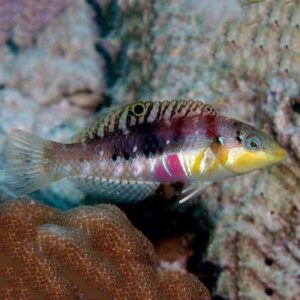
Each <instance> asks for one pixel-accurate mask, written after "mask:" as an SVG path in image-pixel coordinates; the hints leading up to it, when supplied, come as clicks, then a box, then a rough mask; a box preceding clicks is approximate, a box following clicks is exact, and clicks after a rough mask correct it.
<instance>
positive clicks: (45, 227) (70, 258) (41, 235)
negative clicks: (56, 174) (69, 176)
mask: <svg viewBox="0 0 300 300" xmlns="http://www.w3.org/2000/svg"><path fill="white" fill-rule="evenodd" d="M0 260H1V267H0V297H1V299H101V300H102V299H103V300H106V299H143V300H146V299H155V300H159V299H164V300H168V299H170V300H176V299H178V300H179V299H180V300H184V299H188V300H202V299H203V300H205V299H207V300H208V299H211V298H210V296H209V293H208V291H207V289H206V288H205V287H204V286H203V284H202V283H201V282H200V281H199V280H198V279H197V278H196V277H195V276H194V275H191V274H186V273H182V272H174V271H162V270H160V269H159V268H158V259H157V256H156V253H155V251H154V248H153V246H152V244H151V243H150V242H149V241H148V240H147V239H146V238H145V237H144V236H143V235H142V233H141V232H140V231H138V230H137V229H135V228H134V227H133V226H132V224H131V223H130V222H129V221H128V219H127V218H126V216H125V215H124V214H123V213H122V211H120V210H119V209H118V208H117V207H115V206H112V205H103V204H100V205H97V206H95V207H88V206H85V207H80V208H76V209H73V210H71V211H69V212H67V213H61V212H60V211H58V210H56V209H54V208H50V207H47V206H44V205H42V204H38V203H36V202H34V201H28V200H27V201H26V200H24V199H18V200H16V201H13V202H7V203H5V204H2V205H1V206H0Z"/></svg>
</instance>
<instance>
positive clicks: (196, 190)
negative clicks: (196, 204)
mask: <svg viewBox="0 0 300 300" xmlns="http://www.w3.org/2000/svg"><path fill="white" fill-rule="evenodd" d="M210 184H211V183H210V182H205V183H191V184H189V185H187V186H186V188H185V189H183V191H182V198H181V199H180V200H179V204H182V203H184V202H187V201H189V200H191V199H192V198H196V197H197V196H199V195H200V193H201V192H202V191H203V190H204V189H205V188H206V187H208V186H209V185H210Z"/></svg>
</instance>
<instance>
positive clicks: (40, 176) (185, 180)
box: [6, 99, 286, 202]
mask: <svg viewBox="0 0 300 300" xmlns="http://www.w3.org/2000/svg"><path fill="white" fill-rule="evenodd" d="M285 155H286V153H285V151H284V150H283V149H282V148H281V147H280V146H279V145H278V144H277V143H276V142H275V141H273V140H272V139H271V138H270V137H268V136H267V135H266V134H265V133H263V132H262V131H260V130H258V129H255V128H254V127H252V126H250V125H248V124H245V123H243V122H240V121H238V120H234V119H231V118H228V117H225V116H222V115H219V114H217V112H216V111H215V110H214V109H213V108H212V107H211V106H210V105H208V104H205V103H203V102H201V101H196V100H191V99H183V100H174V101H169V100H165V101H159V102H157V101H145V102H143V101H137V102H134V103H131V104H129V105H125V106H123V107H119V108H117V109H115V110H114V111H112V112H110V113H108V114H107V115H104V116H102V117H101V118H99V119H98V120H97V121H96V122H95V124H94V125H93V126H91V127H89V128H87V129H85V130H84V131H83V132H82V133H80V134H79V135H78V136H77V137H76V138H75V139H74V141H73V142H72V143H69V144H62V143H56V142H52V141H47V140H44V139H41V138H39V137H35V136H34V135H31V134H29V133H26V132H23V131H21V130H14V131H12V133H11V134H10V135H9V137H8V142H7V146H6V158H7V167H6V173H7V175H8V176H7V177H8V180H7V182H8V186H9V188H10V189H11V190H12V191H13V192H15V193H16V194H26V193H30V192H32V191H34V190H36V189H39V188H40V187H42V186H43V185H47V184H49V183H50V182H53V181H56V180H59V179H61V178H64V177H68V178H69V179H70V180H72V181H74V182H75V183H76V184H78V185H79V186H80V187H81V188H82V189H83V190H84V191H86V192H89V193H97V194H98V195H100V198H105V199H112V200H119V201H130V202H132V201H139V200H143V199H144V198H146V197H147V196H148V195H150V194H151V193H153V192H154V191H155V190H156V189H157V187H158V186H159V185H160V184H169V183H175V182H181V183H182V186H184V191H189V192H188V194H187V195H183V199H185V200H186V199H189V198H190V197H192V196H196V195H197V193H198V192H199V191H200V190H201V189H202V188H203V187H204V186H205V185H207V184H208V183H210V182H213V181H216V180H221V179H225V178H228V177H233V176H237V175H240V174H244V173H248V172H251V171H253V170H256V169H258V168H261V167H264V166H267V165H271V164H274V163H277V162H279V161H281V160H282V159H283V158H284V157H285Z"/></svg>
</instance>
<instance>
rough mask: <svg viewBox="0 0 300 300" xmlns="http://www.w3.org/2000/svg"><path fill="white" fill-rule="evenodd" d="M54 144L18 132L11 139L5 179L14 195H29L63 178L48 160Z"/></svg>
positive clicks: (13, 133)
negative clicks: (48, 153)
mask: <svg viewBox="0 0 300 300" xmlns="http://www.w3.org/2000/svg"><path fill="white" fill-rule="evenodd" d="M53 144H54V142H51V141H48V140H44V139H41V138H39V137H37V136H35V135H33V134H30V133H27V132H25V131H22V130H19V129H14V130H13V131H12V132H11V133H10V134H9V135H8V137H7V143H6V149H5V158H6V177H7V185H8V187H9V189H10V190H11V191H12V192H13V193H15V194H16V195H24V194H28V193H31V192H34V191H35V190H38V189H39V188H40V187H42V186H44V185H47V184H49V183H51V182H53V181H56V180H58V179H60V178H61V177H62V176H60V175H59V174H58V173H57V172H55V170H54V169H53V168H52V166H51V165H52V163H51V159H50V158H47V152H49V151H47V150H51V148H52V147H51V146H52V145H53Z"/></svg>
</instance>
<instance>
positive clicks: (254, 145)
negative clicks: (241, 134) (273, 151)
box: [244, 136, 262, 151]
mask: <svg viewBox="0 0 300 300" xmlns="http://www.w3.org/2000/svg"><path fill="white" fill-rule="evenodd" d="M244 144H245V147H246V148H247V149H248V150H251V151H258V150H260V149H261V147H262V143H261V140H260V139H259V138H258V137H257V136H248V137H247V138H246V139H245V142H244Z"/></svg>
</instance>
